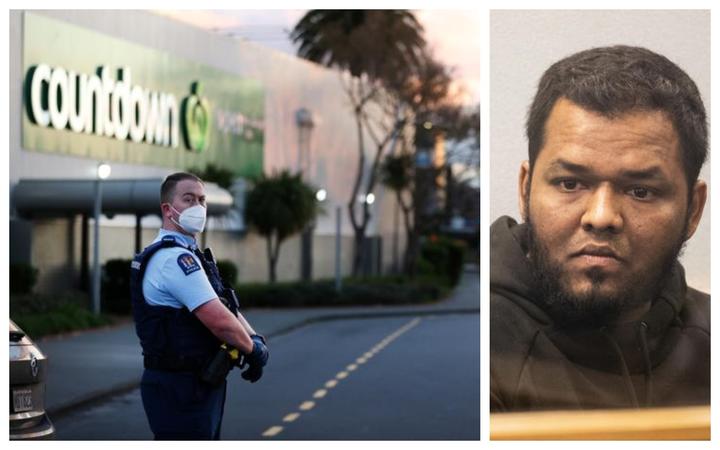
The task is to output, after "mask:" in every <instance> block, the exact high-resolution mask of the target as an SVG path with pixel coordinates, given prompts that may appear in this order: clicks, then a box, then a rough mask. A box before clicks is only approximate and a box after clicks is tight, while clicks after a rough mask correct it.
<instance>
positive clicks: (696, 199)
mask: <svg viewBox="0 0 720 450" xmlns="http://www.w3.org/2000/svg"><path fill="white" fill-rule="evenodd" d="M706 200H707V184H705V182H704V181H702V180H697V181H696V182H695V186H694V187H693V196H692V200H691V201H690V205H688V208H689V209H688V225H687V233H686V234H685V240H688V239H690V238H691V237H692V235H693V234H695V230H697V226H698V224H699V223H700V218H701V217H702V213H703V208H704V207H705V201H706Z"/></svg>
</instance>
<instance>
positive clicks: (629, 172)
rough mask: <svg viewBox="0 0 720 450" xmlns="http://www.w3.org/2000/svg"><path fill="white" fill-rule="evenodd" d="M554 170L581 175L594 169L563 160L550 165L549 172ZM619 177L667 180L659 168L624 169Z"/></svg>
mask: <svg viewBox="0 0 720 450" xmlns="http://www.w3.org/2000/svg"><path fill="white" fill-rule="evenodd" d="M552 170H566V171H568V172H572V173H575V174H579V175H592V174H593V170H592V168H590V167H587V166H584V165H582V164H576V163H572V162H570V161H567V160H565V159H562V158H558V159H555V160H554V161H552V162H551V163H550V164H549V166H548V171H552ZM619 177H620V178H626V179H633V180H666V177H665V175H664V173H663V171H662V170H661V169H660V167H658V166H650V167H647V168H645V169H624V170H622V171H621V172H620V174H619Z"/></svg>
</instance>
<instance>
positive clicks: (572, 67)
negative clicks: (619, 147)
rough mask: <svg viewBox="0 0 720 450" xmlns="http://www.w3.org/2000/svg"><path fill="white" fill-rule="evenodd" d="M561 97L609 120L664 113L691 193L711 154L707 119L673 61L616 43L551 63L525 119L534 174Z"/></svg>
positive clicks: (685, 76)
mask: <svg viewBox="0 0 720 450" xmlns="http://www.w3.org/2000/svg"><path fill="white" fill-rule="evenodd" d="M560 98H566V99H568V100H570V101H572V102H573V103H575V104H577V105H578V106H580V107H582V108H584V109H587V110H590V111H593V112H596V113H599V114H602V115H604V116H606V117H610V118H612V117H617V116H619V115H621V114H623V113H627V112H630V111H638V110H640V111H642V110H646V111H663V112H665V113H666V114H667V117H668V118H669V119H670V121H671V122H672V124H673V126H674V127H675V132H676V133H677V135H678V138H679V140H680V152H681V159H682V163H683V168H684V170H685V177H686V179H687V183H688V187H689V189H690V191H692V187H693V185H694V184H695V182H696V181H697V178H698V175H699V173H700V169H701V168H702V165H703V163H704V162H705V159H706V158H707V145H708V142H707V121H706V115H705V106H704V105H703V102H702V98H700V93H699V91H698V88H697V86H696V85H695V82H694V81H693V80H692V79H691V78H690V77H689V76H688V74H687V73H685V72H684V71H683V70H682V69H681V68H680V67H678V66H677V65H676V64H675V63H673V62H672V61H670V60H669V59H667V58H666V57H664V56H662V55H658V54H657V53H654V52H652V51H650V50H648V49H645V48H641V47H629V46H625V45H617V46H612V47H598V48H592V49H589V50H584V51H581V52H578V53H575V54H573V55H571V56H568V57H566V58H564V59H562V60H560V61H558V62H556V63H555V64H553V65H552V66H550V68H548V69H547V70H546V71H545V73H544V74H543V76H542V78H541V79H540V83H539V84H538V90H537V93H536V94H535V99H534V100H533V102H532V105H531V107H530V110H529V112H528V118H527V123H526V132H527V138H528V159H529V161H530V171H531V172H532V168H533V165H534V163H535V160H536V159H537V157H538V154H539V153H540V150H541V149H542V147H543V145H544V139H545V136H544V135H545V124H546V122H547V119H548V117H549V116H550V112H551V110H552V108H553V106H554V105H555V103H556V102H557V100H558V99H560Z"/></svg>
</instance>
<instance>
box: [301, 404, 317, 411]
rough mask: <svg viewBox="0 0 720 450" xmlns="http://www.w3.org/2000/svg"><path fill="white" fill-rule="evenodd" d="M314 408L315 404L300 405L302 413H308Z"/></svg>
mask: <svg viewBox="0 0 720 450" xmlns="http://www.w3.org/2000/svg"><path fill="white" fill-rule="evenodd" d="M314 407H315V402H303V403H302V405H300V410H302V411H309V410H311V409H313V408H314Z"/></svg>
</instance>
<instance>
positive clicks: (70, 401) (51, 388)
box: [37, 265, 480, 417]
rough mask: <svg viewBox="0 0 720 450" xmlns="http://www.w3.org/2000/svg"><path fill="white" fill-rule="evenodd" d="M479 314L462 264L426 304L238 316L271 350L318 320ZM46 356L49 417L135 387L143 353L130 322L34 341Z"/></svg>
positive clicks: (473, 271) (473, 279)
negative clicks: (455, 278) (458, 274)
mask: <svg viewBox="0 0 720 450" xmlns="http://www.w3.org/2000/svg"><path fill="white" fill-rule="evenodd" d="M479 312H480V274H479V269H478V266H476V265H475V266H473V265H468V266H466V267H465V271H464V273H463V276H462V279H461V280H460V283H459V284H458V286H457V287H456V288H455V290H454V291H453V292H452V294H451V295H450V296H449V297H448V298H447V299H445V300H442V301H440V302H437V303H433V304H425V305H409V306H408V305H405V306H375V307H373V306H370V307H336V308H293V309H259V308H258V309H250V310H247V311H244V312H243V314H244V315H245V317H246V318H247V319H248V321H249V322H250V323H251V324H252V326H253V328H255V330H256V331H257V332H258V333H261V334H264V335H265V336H266V337H267V338H268V340H269V344H270V348H271V351H272V338H273V337H274V336H279V335H281V334H284V333H287V332H290V331H292V330H294V329H296V328H299V327H302V326H305V325H308V324H311V323H315V322H321V321H328V320H341V319H350V318H353V319H355V318H372V317H388V316H404V315H432V314H459V313H479ZM37 344H38V346H39V347H40V349H41V350H42V351H43V353H45V355H46V356H47V357H48V361H49V364H48V381H47V390H46V395H45V407H46V409H47V410H48V412H49V414H50V417H52V416H53V415H61V414H63V413H64V412H67V411H70V410H73V409H75V408H79V407H82V406H85V405H87V404H89V403H92V402H96V401H99V400H102V399H103V398H105V397H107V396H109V395H114V394H118V393H121V392H123V391H128V390H132V389H135V388H136V387H138V386H139V384H140V377H141V375H142V370H143V367H142V366H143V365H142V355H141V353H140V345H139V343H138V339H137V336H136V335H135V329H134V325H133V323H132V322H127V323H122V324H119V325H115V326H113V327H109V328H102V329H96V330H89V331H84V332H78V333H73V334H69V335H63V336H56V337H50V338H46V339H39V340H38V341H37Z"/></svg>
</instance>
